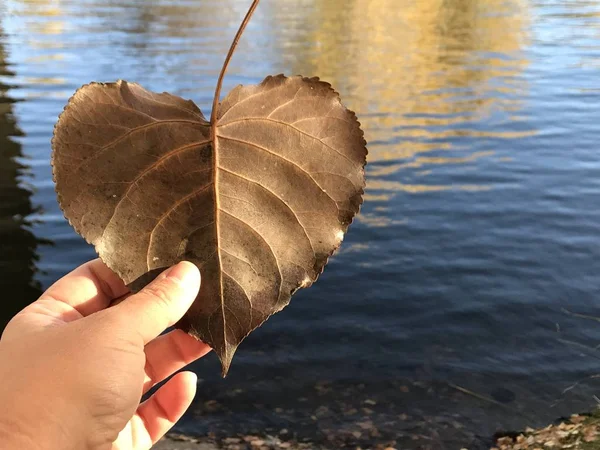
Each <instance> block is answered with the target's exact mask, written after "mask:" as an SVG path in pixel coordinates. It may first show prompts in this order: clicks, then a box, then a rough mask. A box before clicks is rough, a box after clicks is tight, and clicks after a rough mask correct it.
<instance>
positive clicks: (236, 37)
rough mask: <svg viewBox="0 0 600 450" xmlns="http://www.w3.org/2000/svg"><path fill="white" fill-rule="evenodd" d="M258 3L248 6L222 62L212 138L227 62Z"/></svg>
mask: <svg viewBox="0 0 600 450" xmlns="http://www.w3.org/2000/svg"><path fill="white" fill-rule="evenodd" d="M259 2H260V0H254V1H253V2H252V5H250V8H249V9H248V12H247V13H246V17H244V20H243V21H242V23H241V24H240V27H239V28H238V31H237V33H236V35H235V37H234V38H233V42H232V43H231V46H230V47H229V52H228V53H227V57H226V58H225V62H223V67H222V68H221V73H220V74H219V79H218V80H217V87H216V88H215V96H214V97H213V103H212V110H211V112H210V127H211V131H212V136H213V138H214V135H215V133H214V132H215V131H216V130H215V128H216V126H217V107H218V105H219V98H220V97H221V86H222V85H223V77H224V76H225V72H226V71H227V66H228V65H229V61H230V60H231V57H232V56H233V52H234V51H235V48H236V47H237V44H238V42H239V40H240V38H241V37H242V33H243V32H244V30H245V29H246V25H248V22H250V18H251V17H252V14H254V10H255V9H256V7H257V6H258V3H259Z"/></svg>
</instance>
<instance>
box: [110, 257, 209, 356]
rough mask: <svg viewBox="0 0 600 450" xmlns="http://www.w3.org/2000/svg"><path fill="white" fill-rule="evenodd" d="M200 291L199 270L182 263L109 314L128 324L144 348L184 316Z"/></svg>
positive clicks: (115, 307) (164, 273) (185, 262)
mask: <svg viewBox="0 0 600 450" xmlns="http://www.w3.org/2000/svg"><path fill="white" fill-rule="evenodd" d="M199 289H200V272H199V271H198V268H197V267H196V266H195V265H194V264H192V263H190V262H187V261H182V262H180V263H179V264H177V265H175V266H173V267H171V268H170V269H167V270H166V271H164V272H163V273H162V274H160V275H159V276H158V277H157V278H156V279H155V280H154V281H153V282H152V283H150V284H149V285H148V286H146V287H145V288H144V289H142V290H141V291H140V292H138V293H137V294H135V295H132V296H131V297H129V298H128V299H127V300H125V301H123V302H121V303H119V304H118V305H116V306H114V307H112V308H110V310H109V311H111V314H116V315H118V316H119V318H120V319H122V320H125V321H126V322H128V323H129V324H130V327H132V328H133V331H135V332H137V333H139V335H140V336H141V338H142V340H143V343H144V345H146V344H147V343H148V342H150V341H151V340H152V339H154V338H155V337H156V336H158V335H159V334H160V333H161V332H163V331H164V330H165V329H166V328H168V327H170V326H171V325H174V324H175V322H177V321H178V320H179V319H181V317H183V315H184V314H185V312H186V311H187V310H188V309H189V307H190V306H191V305H192V303H193V301H194V300H195V299H196V296H197V295H198V290H199Z"/></svg>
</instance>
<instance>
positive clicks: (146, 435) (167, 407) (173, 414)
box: [119, 372, 197, 449]
mask: <svg viewBox="0 0 600 450" xmlns="http://www.w3.org/2000/svg"><path fill="white" fill-rule="evenodd" d="M196 383H197V377H196V375H195V374H193V373H192V372H180V373H178V374H177V375H175V376H174V377H173V378H171V379H170V380H169V381H168V382H167V383H166V384H165V385H164V386H163V387H161V388H160V389H159V390H158V391H157V392H156V394H154V395H153V396H152V397H150V398H149V399H148V400H146V401H145V402H144V403H142V404H141V405H140V406H139V407H138V410H137V412H136V414H135V416H133V418H132V419H131V422H130V424H131V435H132V443H133V446H132V448H134V449H148V448H150V447H151V446H152V445H153V444H155V443H156V442H157V441H158V440H159V439H160V438H161V437H163V436H164V435H165V433H166V432H167V431H169V430H170V429H171V428H172V427H173V425H175V423H176V422H177V421H178V420H179V419H180V418H181V416H183V413H184V412H185V411H186V410H187V409H188V408H189V406H190V404H191V403H192V400H193V399H194V395H195V394H196ZM119 437H120V436H119Z"/></svg>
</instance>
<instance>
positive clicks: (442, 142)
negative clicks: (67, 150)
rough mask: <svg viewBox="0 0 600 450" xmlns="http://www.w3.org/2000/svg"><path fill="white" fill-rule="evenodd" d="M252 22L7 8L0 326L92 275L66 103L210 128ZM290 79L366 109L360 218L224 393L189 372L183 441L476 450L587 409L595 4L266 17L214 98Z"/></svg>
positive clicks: (407, 4) (55, 0) (595, 238)
mask: <svg viewBox="0 0 600 450" xmlns="http://www.w3.org/2000/svg"><path fill="white" fill-rule="evenodd" d="M248 3H249V1H247V0H227V1H218V0H204V1H202V0H195V1H184V0H177V1H167V0H158V1H154V2H148V1H145V0H133V1H124V0H79V1H71V0H62V1H59V0H30V1H24V0H23V1H19V0H5V1H4V2H0V18H1V19H0V267H1V268H2V269H3V273H4V274H5V275H3V276H2V277H1V278H2V279H1V280H0V287H2V288H4V292H5V295H4V297H3V301H2V314H3V316H4V318H5V319H6V320H7V319H8V318H9V317H10V316H11V315H12V314H14V312H16V311H17V310H18V309H19V308H20V307H22V306H23V305H24V304H26V303H28V302H30V301H32V300H33V299H35V297H36V296H37V295H38V294H39V291H40V289H41V288H43V287H46V286H48V285H49V284H50V283H51V282H52V281H54V280H56V279H57V278H58V277H60V276H61V275H63V274H64V273H66V272H68V271H69V270H71V269H73V268H74V267H76V266H77V265H78V264H80V263H82V262H84V261H86V260H88V259H91V258H93V257H94V256H95V253H94V250H93V249H92V248H90V247H89V246H88V245H87V244H85V242H84V241H83V240H82V239H81V238H80V237H78V236H77V235H76V234H75V233H74V231H73V230H72V229H71V228H70V227H69V225H68V224H67V223H66V221H65V220H64V218H63V216H62V213H61V212H60V209H59V208H58V205H57V203H56V198H55V194H54V190H53V183H52V177H51V168H50V162H49V157H50V138H51V136H52V129H53V126H54V123H55V122H56V118H57V116H58V114H59V113H60V112H61V110H62V108H63V107H64V105H65V103H66V102H67V100H68V98H69V97H70V96H71V95H72V94H73V92H74V91H75V90H76V89H77V88H78V87H79V86H80V85H82V84H85V83H88V82H89V81H112V80H116V79H119V78H123V79H127V80H129V81H136V82H139V83H140V84H142V85H143V86H144V87H146V88H148V89H151V90H155V91H159V92H162V91H169V92H171V93H173V94H177V95H180V96H183V97H185V98H191V99H193V100H194V101H195V102H196V103H197V104H198V106H199V107H200V108H201V109H202V110H203V111H204V112H205V114H206V115H208V113H209V112H210V104H211V101H212V94H213V89H214V83H215V81H216V77H217V76H218V72H219V70H220V65H221V63H222V60H223V58H224V55H225V52H226V50H227V48H228V46H229V43H230V40H231V38H232V36H233V34H234V33H235V30H236V28H237V25H238V23H239V21H240V19H241V17H242V16H243V14H244V13H245V10H246V8H247V6H248ZM280 72H283V73H286V74H298V73H299V74H303V75H306V76H315V75H318V76H320V77H321V78H322V79H325V80H327V81H329V82H331V83H332V84H333V85H334V87H335V88H336V90H338V91H339V92H340V93H341V95H342V99H343V100H344V102H345V104H346V105H347V106H348V107H349V108H351V109H352V110H354V111H356V113H357V115H358V117H359V119H360V121H361V123H362V124H363V129H364V131H365V135H366V138H367V140H368V142H369V161H368V162H369V164H368V168H367V177H368V186H367V193H366V197H365V204H364V207H363V209H362V212H361V215H360V216H359V217H358V219H357V221H356V222H355V223H354V224H353V225H352V227H351V229H350V232H349V234H348V235H347V238H346V239H345V241H344V245H343V246H342V250H341V252H340V253H339V254H338V255H337V256H336V257H335V258H334V259H333V260H332V261H331V262H330V264H329V265H328V266H327V268H326V270H325V273H324V274H323V276H322V277H321V278H320V279H319V281H318V283H317V284H315V285H314V286H313V287H312V288H310V289H308V290H305V291H302V292H300V293H298V294H297V295H296V296H295V297H294V298H293V300H292V303H291V305H290V306H289V307H288V308H287V309H286V310H284V311H283V312H281V313H280V314H278V315H276V316H274V317H273V318H271V319H270V320H269V321H268V322H267V323H266V324H265V325H264V326H263V327H261V328H260V329H259V330H257V331H256V332H254V333H253V334H252V335H251V336H250V337H249V338H248V339H247V340H246V341H245V342H244V343H243V344H242V346H241V347H240V349H239V351H238V353H237V355H236V358H235V360H234V362H233V366H232V369H231V373H230V376H229V377H228V378H227V379H226V380H221V379H219V370H218V363H217V360H216V358H215V357H214V355H211V356H209V357H207V358H206V360H202V361H200V362H197V363H195V364H194V365H193V368H194V370H196V371H197V372H198V373H199V376H200V378H201V384H200V387H199V393H198V396H197V399H196V402H195V404H194V406H193V407H192V409H191V411H190V413H189V414H188V415H187V416H186V419H185V420H184V421H182V422H181V424H180V426H179V430H180V431H183V432H187V433H192V434H198V435H205V434H207V433H211V432H213V433H216V434H217V435H218V436H221V435H222V436H224V435H232V434H236V433H250V432H259V433H270V434H277V433H278V432H280V431H281V429H284V428H285V429H288V430H290V433H292V431H291V430H293V432H295V433H296V437H297V438H298V439H302V438H306V439H312V440H317V441H319V442H323V443H328V445H330V446H332V447H336V448H337V447H344V446H348V447H351V446H354V447H355V446H356V445H359V444H360V445H363V446H365V445H371V444H372V443H375V442H382V443H386V442H391V441H394V440H396V441H397V442H398V445H400V444H402V445H404V447H403V448H443V447H444V446H449V447H450V448H460V447H459V446H468V447H469V448H478V447H481V448H485V446H486V445H487V444H488V443H489V439H490V437H491V436H492V434H493V433H494V432H496V431H497V430H501V429H518V428H523V427H525V426H527V425H541V424H544V423H545V422H547V421H551V420H554V419H556V418H558V417H559V416H561V415H567V414H570V413H573V412H581V411H583V410H588V409H590V408H592V407H594V406H595V405H596V403H597V399H595V398H594V394H595V392H596V391H597V388H598V387H599V385H598V383H597V382H596V381H595V380H594V379H593V378H588V377H590V376H592V375H594V374H596V373H600V352H598V350H597V349H596V346H597V345H598V344H599V343H600V324H599V323H598V321H594V320H591V319H587V318H584V317H581V316H573V315H571V314H569V313H568V312H569V311H570V312H574V313H577V314H583V315H589V316H600V311H599V310H600V308H598V307H597V305H598V301H599V298H600V275H599V274H600V152H599V150H598V142H600V126H599V125H598V123H599V120H598V118H599V117H600V81H599V80H600V4H599V3H597V2H595V1H591V0H569V1H566V0H564V1H526V0H479V1H477V0H422V1H418V2H414V1H409V0H351V1H348V0H328V1H325V0H300V1H291V0H277V1H275V0H263V3H261V6H260V7H259V9H258V11H257V14H256V16H255V17H254V19H253V21H252V22H251V24H250V26H249V27H248V29H247V31H246V34H245V35H244V38H243V40H242V42H241V44H240V47H239V49H238V52H237V54H236V56H235V57H234V59H233V61H232V64H231V66H230V70H229V73H228V76H227V77H226V80H225V85H224V92H227V91H229V90H230V89H231V88H232V87H233V86H235V85H237V84H240V83H242V84H250V83H257V82H260V80H262V78H263V77H264V76H266V75H268V74H277V73H280ZM0 322H1V320H0ZM578 382H579V383H578ZM576 383H578V384H576ZM464 389H466V390H468V391H470V392H472V393H474V394H477V395H472V394H467V393H465V391H464ZM565 390H566V391H565ZM323 407H325V408H324V409H323ZM365 423H366V425H365ZM360 424H362V426H361V425H360ZM373 429H377V431H376V432H374V431H373ZM356 431H358V432H359V433H360V436H358V437H357V435H356V433H355V434H352V432H356ZM354 447H353V448H354Z"/></svg>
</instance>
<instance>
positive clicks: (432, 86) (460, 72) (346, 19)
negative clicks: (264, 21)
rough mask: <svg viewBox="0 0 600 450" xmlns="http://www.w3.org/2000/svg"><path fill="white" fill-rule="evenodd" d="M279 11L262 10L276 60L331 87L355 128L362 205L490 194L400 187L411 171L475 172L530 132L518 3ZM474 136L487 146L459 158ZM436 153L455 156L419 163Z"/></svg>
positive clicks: (330, 1)
mask: <svg viewBox="0 0 600 450" xmlns="http://www.w3.org/2000/svg"><path fill="white" fill-rule="evenodd" d="M281 3H282V4H286V5H287V7H285V6H281V7H280V8H278V10H277V11H272V14H273V21H274V22H275V23H281V24H282V25H281V26H280V27H279V28H278V30H279V31H278V33H280V36H278V40H279V41H280V42H284V43H287V44H282V45H281V51H280V52H279V54H281V56H282V58H283V60H284V64H285V65H287V66H289V67H291V68H292V72H294V73H302V74H304V75H310V76H312V75H318V76H320V77H321V78H322V79H325V80H327V81H330V82H331V83H332V84H333V85H334V87H336V89H337V90H339V91H340V92H341V93H342V94H343V99H344V101H345V103H346V104H347V105H348V106H349V107H350V108H351V109H353V110H355V111H356V112H357V114H358V116H359V119H360V120H361V122H362V124H363V129H364V130H365V134H366V138H367V140H368V142H369V144H370V145H369V162H370V163H375V165H373V166H371V167H369V168H368V169H369V170H368V175H369V179H368V195H367V200H372V199H375V198H377V199H379V200H386V199H389V198H390V196H389V195H387V193H389V192H390V191H404V192H410V193H418V192H431V191H443V190H448V189H461V190H481V189H488V188H490V186H480V185H454V184H453V185H438V184H436V183H431V184H428V183H423V184H419V185H414V184H405V183H402V182H400V181H398V179H401V178H402V171H403V170H405V169H409V168H413V169H414V168H423V169H424V170H423V171H421V172H420V173H419V174H418V175H419V176H422V177H425V178H427V177H428V176H432V171H431V170H425V169H427V168H428V167H431V168H432V169H435V166H440V165H448V164H462V165H469V164H475V163H476V162H477V160H479V159H482V158H492V157H493V155H494V154H495V152H496V150H497V148H496V147H494V146H499V145H502V140H504V139H507V140H508V139H519V138H523V137H528V136H532V135H534V134H535V130H533V129H531V128H530V127H528V126H526V125H525V124H523V120H524V118H522V117H520V114H519V113H520V111H521V109H522V106H523V104H522V102H523V100H522V99H523V97H524V96H525V95H526V94H527V85H526V83H525V82H524V80H523V79H522V73H523V71H524V70H525V69H526V68H527V65H528V61H527V60H526V59H525V56H524V55H523V49H524V47H525V46H527V44H528V30H529V6H528V2H527V1H526V0H420V1H412V0H353V1H347V0H306V1H305V2H304V4H306V3H310V7H308V6H307V7H305V8H303V9H302V10H303V11H304V13H305V16H304V17H303V18H302V20H297V19H294V20H291V19H289V18H288V17H287V16H285V15H284V14H289V11H290V10H291V9H292V7H291V6H290V5H291V4H292V3H293V2H291V0H290V1H283V2H281ZM294 9H295V8H294ZM278 13H280V14H278ZM289 42H293V43H295V44H294V45H291V46H290V45H289ZM492 115H493V116H494V120H496V121H497V120H498V117H499V118H500V119H501V125H494V123H493V122H492V121H491V120H490V118H491V117H492ZM519 122H521V124H520V126H514V125H515V124H519ZM496 123H497V122H496ZM507 124H508V125H507ZM482 139H486V140H490V141H492V143H491V144H490V148H486V149H484V151H478V152H476V153H473V154H471V155H470V156H464V152H465V151H466V152H469V151H470V143H471V142H474V141H475V140H482ZM492 145H494V146H492ZM479 149H480V150H481V148H479ZM434 151H435V152H439V151H448V152H452V151H460V152H461V154H460V156H458V155H457V156H456V157H454V156H451V155H449V156H447V157H443V158H440V157H429V158H428V157H424V156H423V154H424V153H428V152H434ZM388 161H389V162H392V163H391V164H389V163H387V162H388ZM494 161H495V163H497V164H499V163H500V160H499V159H498V158H496V159H495V160H494ZM394 162H395V163H394ZM395 173H397V174H396V176H395V177H394V176H393V175H394V174H395ZM434 174H435V173H433V175H434ZM391 176H392V179H390V177H391ZM380 177H385V179H380ZM382 191H383V192H382ZM369 197H370V198H369Z"/></svg>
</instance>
